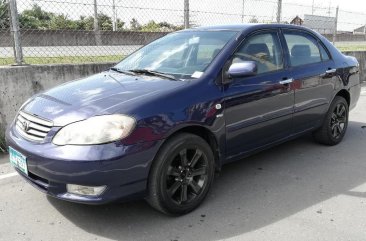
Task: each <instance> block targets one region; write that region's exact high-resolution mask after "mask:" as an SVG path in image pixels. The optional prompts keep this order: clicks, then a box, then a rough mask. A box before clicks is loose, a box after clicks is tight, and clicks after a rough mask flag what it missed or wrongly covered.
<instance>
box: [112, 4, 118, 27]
mask: <svg viewBox="0 0 366 241" xmlns="http://www.w3.org/2000/svg"><path fill="white" fill-rule="evenodd" d="M112 10H113V18H112V29H113V31H117V13H116V3H115V0H113V6H112Z"/></svg>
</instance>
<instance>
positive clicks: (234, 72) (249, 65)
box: [227, 61, 258, 79]
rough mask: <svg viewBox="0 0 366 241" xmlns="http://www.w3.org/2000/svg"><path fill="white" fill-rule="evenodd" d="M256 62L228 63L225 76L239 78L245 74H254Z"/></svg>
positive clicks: (255, 72) (256, 68)
mask: <svg viewBox="0 0 366 241" xmlns="http://www.w3.org/2000/svg"><path fill="white" fill-rule="evenodd" d="M257 70H258V67H257V63H256V62H254V61H244V62H239V63H233V64H231V65H230V67H229V70H228V71H227V78H229V79H232V78H239V77H246V76H254V75H256V74H257Z"/></svg>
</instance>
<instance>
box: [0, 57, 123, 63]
mask: <svg viewBox="0 0 366 241" xmlns="http://www.w3.org/2000/svg"><path fill="white" fill-rule="evenodd" d="M123 57H124V56H123V55H109V56H60V57H25V58H24V62H25V63H26V64H82V63H102V62H118V61H120V60H121V59H123ZM10 64H14V58H0V65H10Z"/></svg>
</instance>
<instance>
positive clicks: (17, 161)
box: [9, 146, 28, 175]
mask: <svg viewBox="0 0 366 241" xmlns="http://www.w3.org/2000/svg"><path fill="white" fill-rule="evenodd" d="M9 158H10V163H11V164H12V165H13V166H14V167H15V168H17V169H19V170H20V171H22V172H23V173H25V174H26V175H28V167H27V157H26V156H24V155H23V154H22V153H20V152H18V151H17V150H14V149H13V148H11V147H10V146H9Z"/></svg>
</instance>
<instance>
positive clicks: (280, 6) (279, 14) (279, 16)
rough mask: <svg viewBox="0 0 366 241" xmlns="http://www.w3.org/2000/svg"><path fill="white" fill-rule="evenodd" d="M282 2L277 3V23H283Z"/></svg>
mask: <svg viewBox="0 0 366 241" xmlns="http://www.w3.org/2000/svg"><path fill="white" fill-rule="evenodd" d="M281 12H282V0H278V1H277V23H280V22H281Z"/></svg>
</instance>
